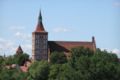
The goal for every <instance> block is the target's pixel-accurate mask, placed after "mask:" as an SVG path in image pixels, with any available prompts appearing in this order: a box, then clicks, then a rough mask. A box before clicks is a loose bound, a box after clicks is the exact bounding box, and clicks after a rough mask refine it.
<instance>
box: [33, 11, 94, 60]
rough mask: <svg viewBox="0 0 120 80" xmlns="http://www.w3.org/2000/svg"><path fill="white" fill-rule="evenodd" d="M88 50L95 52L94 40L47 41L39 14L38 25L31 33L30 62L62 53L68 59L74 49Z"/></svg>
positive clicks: (46, 34)
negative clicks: (53, 53) (55, 53)
mask: <svg viewBox="0 0 120 80" xmlns="http://www.w3.org/2000/svg"><path fill="white" fill-rule="evenodd" d="M79 46H81V47H84V48H89V49H91V50H93V51H95V50H96V42H95V38H94V37H92V41H48V32H47V31H46V30H45V28H44V26H43V23H42V15H41V12H40V13H39V17H38V23H37V26H36V29H35V31H34V32H32V60H48V61H49V56H50V54H51V52H54V51H58V52H64V54H65V55H66V56H67V57H68V56H70V50H71V49H72V48H75V47H79Z"/></svg>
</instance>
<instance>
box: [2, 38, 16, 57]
mask: <svg viewBox="0 0 120 80" xmlns="http://www.w3.org/2000/svg"><path fill="white" fill-rule="evenodd" d="M4 53H5V54H7V55H10V54H13V53H15V44H14V43H13V42H12V41H10V40H6V39H3V38H0V55H3V54H4Z"/></svg>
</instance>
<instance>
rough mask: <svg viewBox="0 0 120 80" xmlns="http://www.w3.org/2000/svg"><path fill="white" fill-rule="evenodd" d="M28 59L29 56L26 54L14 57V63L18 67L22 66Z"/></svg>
mask: <svg viewBox="0 0 120 80" xmlns="http://www.w3.org/2000/svg"><path fill="white" fill-rule="evenodd" d="M28 59H29V55H28V54H26V53H24V54H19V55H14V60H15V63H16V64H18V65H23V64H24V63H25V61H27V60H28Z"/></svg>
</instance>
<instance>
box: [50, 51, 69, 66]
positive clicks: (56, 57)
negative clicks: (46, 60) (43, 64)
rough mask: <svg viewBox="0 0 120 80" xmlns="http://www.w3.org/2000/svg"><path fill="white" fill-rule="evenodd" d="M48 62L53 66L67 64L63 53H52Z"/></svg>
mask: <svg viewBox="0 0 120 80" xmlns="http://www.w3.org/2000/svg"><path fill="white" fill-rule="evenodd" d="M50 62H51V63H53V64H55V63H57V64H63V63H66V62H67V58H66V56H65V54H64V53H63V52H53V53H51V55H50Z"/></svg>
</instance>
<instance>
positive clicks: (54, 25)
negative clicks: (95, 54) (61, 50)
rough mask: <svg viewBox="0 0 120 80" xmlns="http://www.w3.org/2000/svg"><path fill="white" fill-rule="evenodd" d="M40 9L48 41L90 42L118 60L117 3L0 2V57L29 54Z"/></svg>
mask: <svg viewBox="0 0 120 80" xmlns="http://www.w3.org/2000/svg"><path fill="white" fill-rule="evenodd" d="M40 10H41V13H42V17H43V24H44V28H45V30H46V31H47V32H48V33H49V34H48V38H49V40H59V41H63V40H65V41H91V40H92V36H94V37H95V40H96V46H97V48H100V49H102V50H104V49H106V50H107V51H111V52H114V53H115V54H117V55H118V57H120V35H119V34H120V32H119V31H120V0H0V55H4V54H5V55H13V54H15V52H16V49H17V47H18V46H19V45H21V47H22V48H23V51H24V52H26V53H28V54H30V55H31V53H32V49H31V48H32V39H31V38H32V32H33V31H34V30H35V28H36V25H37V21H38V15H39V12H40Z"/></svg>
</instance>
